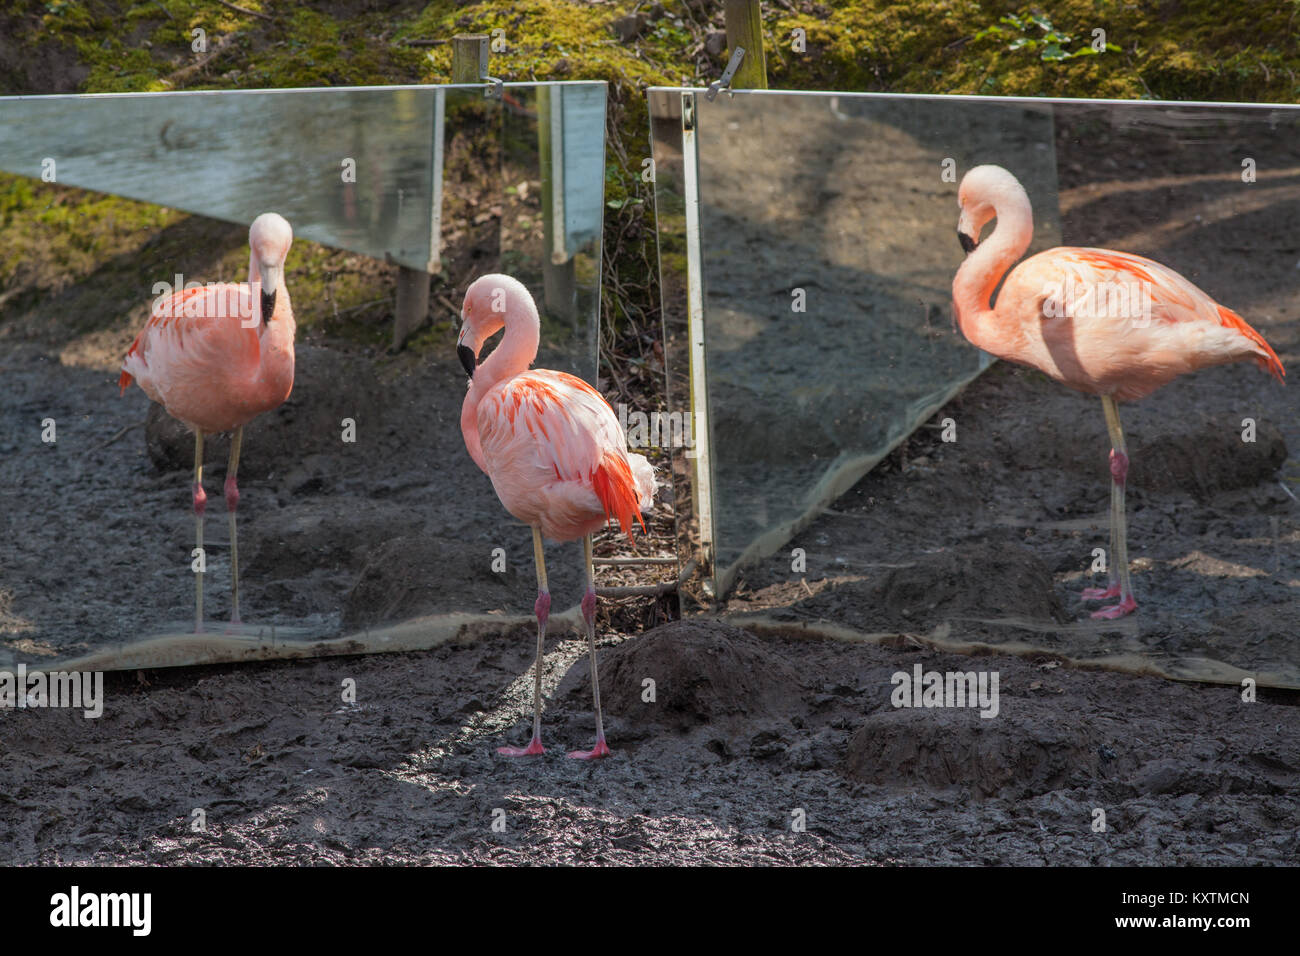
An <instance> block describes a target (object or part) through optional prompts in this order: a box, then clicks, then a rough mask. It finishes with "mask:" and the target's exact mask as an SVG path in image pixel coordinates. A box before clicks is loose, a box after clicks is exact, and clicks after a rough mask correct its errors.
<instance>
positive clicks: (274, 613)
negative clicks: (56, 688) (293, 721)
mask: <svg viewBox="0 0 1300 956" xmlns="http://www.w3.org/2000/svg"><path fill="white" fill-rule="evenodd" d="M487 90H488V88H487V87H485V86H484V85H473V86H444V87H391V88H388V87H385V88H374V89H329V90H281V91H255V92H254V91H250V92H229V93H227V92H221V93H213V92H206V93H172V94H139V95H136V94H131V95H102V96H50V97H10V98H4V99H0V170H3V171H4V173H3V175H2V176H0V197H4V198H3V200H0V216H3V218H0V248H5V249H6V250H11V249H12V250H16V253H15V255H13V256H9V255H6V256H3V257H0V258H2V259H3V260H4V261H3V266H0V269H2V270H3V271H0V366H3V368H4V381H3V386H0V488H2V490H0V541H2V542H3V543H0V658H8V659H11V660H14V661H24V662H26V663H27V664H28V665H29V666H31V665H34V664H41V665H49V664H51V663H53V662H59V663H69V662H71V663H74V664H76V666H79V667H83V668H87V669H105V668H114V667H132V666H153V665H162V664H183V663H195V662H204V661H216V660H238V659H251V658H261V657H271V656H293V655H300V654H313V653H337V652H344V651H348V650H351V651H352V652H357V651H365V650H396V649H403V648H408V647H424V646H430V645H431V644H434V643H437V642H439V641H442V640H445V639H447V638H448V637H450V636H454V635H456V634H457V633H461V632H463V631H464V629H465V628H471V629H472V628H474V627H477V626H481V625H487V626H500V625H501V624H502V623H508V622H509V621H511V620H513V619H515V618H518V619H521V620H530V619H531V614H532V603H533V598H534V591H535V588H534V585H533V572H532V551H531V536H530V534H529V532H528V529H526V528H524V527H522V526H521V525H519V524H518V522H516V521H515V520H514V519H513V518H511V517H510V515H509V514H507V513H506V512H505V511H504V509H502V507H501V505H500V503H499V502H498V500H497V498H496V495H495V493H494V492H493V489H492V485H491V482H490V480H489V479H488V478H487V477H486V476H485V475H483V474H482V473H481V472H480V471H479V470H478V469H477V468H476V467H475V465H474V463H473V462H472V460H471V459H470V457H469V455H468V454H467V453H466V451H465V447H464V442H463V440H462V436H461V432H460V427H459V421H460V411H461V403H462V401H463V399H464V395H465V389H466V375H465V371H464V369H463V368H462V367H461V365H460V363H459V362H458V361H457V358H456V353H455V338H456V335H455V330H454V326H455V324H456V323H457V322H458V320H459V312H458V310H459V304H460V298H461V296H462V295H463V293H464V290H465V288H466V286H467V285H468V284H469V283H470V282H471V281H472V280H473V279H474V278H476V277H477V276H479V275H482V274H485V273H488V272H496V271H501V272H507V273H509V274H511V275H514V276H515V277H516V278H518V279H520V280H521V281H522V282H523V283H524V284H525V285H526V286H527V287H528V288H529V290H530V291H531V292H532V293H533V295H534V297H535V299H536V300H537V302H538V305H539V310H540V313H541V317H542V339H541V345H540V349H539V355H538V360H537V364H538V365H539V366H545V367H549V368H555V369H560V370H564V371H568V372H571V373H573V374H576V375H579V376H581V377H583V378H585V379H587V380H588V381H592V382H594V381H595V373H596V349H597V342H598V340H599V338H598V323H599V313H600V307H599V300H600V266H601V256H600V243H601V227H602V220H603V216H602V210H603V183H604V115H605V86H604V84H603V83H585V82H584V83H507V84H505V86H504V89H503V90H502V92H501V95H500V96H499V97H493V96H489V95H487ZM92 191H93V192H92ZM118 197H129V199H130V200H133V201H131V202H127V201H126V200H125V199H122V198H118ZM266 211H274V212H278V213H280V214H281V215H283V216H284V217H285V218H286V219H287V220H288V221H289V222H290V224H291V225H292V227H293V230H294V244H293V247H292V249H291V250H290V252H289V255H288V259H287V262H286V264H285V271H284V288H285V290H286V291H287V292H288V294H289V296H290V297H291V300H292V307H293V312H294V316H295V318H296V322H297V338H296V345H295V352H296V365H295V372H294V383H293V391H292V394H291V395H290V397H289V398H288V400H287V401H285V402H284V404H283V405H281V406H280V407H279V408H277V409H275V410H274V411H269V412H266V413H264V414H262V415H260V416H259V417H258V418H256V419H254V420H253V421H252V422H251V423H250V424H249V425H248V426H247V427H246V428H245V430H244V437H243V445H242V449H241V456H240V458H239V467H238V479H239V490H240V497H239V501H238V526H237V535H238V537H237V541H238V561H239V582H240V604H241V623H240V624H239V625H238V626H235V625H232V624H231V623H230V616H231V610H232V608H231V569H230V564H229V554H230V547H229V545H230V537H229V531H228V520H227V514H226V511H227V508H226V504H225V502H224V500H223V482H224V480H225V478H226V465H227V460H228V453H229V447H230V445H229V438H228V436H224V435H214V436H210V437H209V438H208V439H207V440H206V441H205V448H204V459H205V462H206V466H205V476H204V479H205V480H204V483H205V487H206V493H207V496H208V504H207V514H206V518H205V522H204V534H205V538H204V549H205V552H206V554H205V557H206V562H205V574H204V577H205V585H204V598H205V601H204V618H205V625H204V627H203V631H202V633H198V634H196V633H195V631H196V628H195V624H194V602H195V597H194V594H195V587H194V573H193V571H192V551H193V549H194V548H195V520H194V514H193V511H192V500H191V482H192V476H193V456H194V440H193V436H192V435H190V434H189V433H187V432H186V430H185V429H184V427H183V426H181V425H180V424H179V423H177V422H176V421H175V420H173V419H172V418H171V417H170V416H168V415H167V413H166V412H165V411H163V409H162V408H161V406H159V405H156V404H152V403H151V402H150V401H149V399H148V397H147V396H146V395H145V394H144V393H143V392H142V391H141V390H140V389H139V388H137V387H134V386H131V387H128V388H127V389H126V391H125V393H124V394H123V395H122V396H121V397H119V395H118V392H119V389H118V376H119V369H120V366H121V362H122V357H123V355H124V354H125V353H126V351H127V349H128V347H129V346H130V345H131V342H132V340H133V339H134V337H135V335H136V333H137V332H139V330H140V329H141V328H142V327H143V325H144V323H145V321H146V320H147V319H148V316H149V311H150V303H151V301H152V299H153V298H154V296H155V295H156V292H155V285H156V284H157V283H160V282H163V283H172V282H173V281H174V276H176V275H178V274H179V275H182V276H183V277H184V281H185V282H190V281H197V282H199V283H207V282H212V281H235V282H239V281H244V280H246V278H247V273H248V264H249V251H248V234H249V232H248V231H249V223H250V222H251V221H252V220H253V219H254V217H256V216H257V215H258V214H260V213H262V212H266ZM128 217H129V221H130V225H127V224H126V222H124V220H125V219H127V218H128ZM42 244H44V245H42ZM108 245H111V246H112V248H113V250H114V251H113V252H111V253H105V252H104V251H103V249H104V247H106V246H108ZM42 257H44V259H42ZM33 270H36V271H35V272H33ZM402 273H405V275H404V276H403V275H402ZM412 274H414V276H415V279H416V281H417V282H418V281H425V280H426V278H427V281H429V282H431V293H430V305H429V308H428V311H427V314H426V315H424V316H421V317H420V318H421V319H422V320H423V327H422V328H415V329H413V330H411V331H412V335H411V336H410V337H409V339H408V340H407V342H406V344H405V348H403V349H402V350H400V351H397V352H394V351H393V350H392V349H391V348H390V342H391V336H390V329H391V326H392V316H393V311H394V304H393V298H394V295H395V292H394V289H395V286H396V284H397V282H398V281H410V277H411V275H412ZM555 551H556V553H555V554H554V556H553V557H552V556H551V555H550V554H549V552H548V565H549V567H550V571H551V580H552V587H553V588H554V590H555V592H556V594H557V609H556V610H557V613H558V612H559V611H560V610H563V609H564V608H566V607H568V605H569V604H576V603H577V601H578V599H579V598H580V597H581V592H582V586H583V571H582V567H581V556H580V553H578V554H574V553H573V552H574V549H572V548H558V547H557V548H556V549H555ZM559 595H565V596H568V597H571V598H572V601H570V602H568V604H566V603H563V602H561V601H560V599H559V597H558V596H559Z"/></svg>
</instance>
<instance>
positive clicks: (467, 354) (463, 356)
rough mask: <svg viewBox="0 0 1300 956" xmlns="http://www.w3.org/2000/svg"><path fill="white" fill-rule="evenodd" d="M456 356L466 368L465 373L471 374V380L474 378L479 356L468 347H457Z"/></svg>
mask: <svg viewBox="0 0 1300 956" xmlns="http://www.w3.org/2000/svg"><path fill="white" fill-rule="evenodd" d="M456 354H457V355H458V356H459V357H460V364H461V365H463V366H465V371H466V372H468V373H469V375H470V378H473V377H474V369H475V368H476V367H477V366H478V356H477V355H475V354H474V350H473V349H472V348H470V347H469V346H468V345H457V346H456Z"/></svg>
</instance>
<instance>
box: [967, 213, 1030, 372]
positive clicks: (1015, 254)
mask: <svg viewBox="0 0 1300 956" xmlns="http://www.w3.org/2000/svg"><path fill="white" fill-rule="evenodd" d="M994 213H995V215H996V216H997V225H996V227H995V228H994V230H993V234H992V235H990V236H989V237H988V239H986V240H985V241H984V242H981V243H980V244H979V246H978V247H976V249H975V251H974V252H972V253H971V254H970V255H968V256H967V257H966V261H964V262H963V263H962V264H961V267H960V268H959V269H958V270H957V276H956V278H954V279H953V283H952V289H953V306H954V307H955V309H956V312H957V324H958V325H959V326H960V327H961V331H962V335H964V336H966V338H967V339H968V340H969V341H970V342H971V344H972V345H975V346H978V347H979V348H982V349H984V351H986V352H991V353H993V354H995V355H997V354H999V350H998V348H996V347H995V346H996V345H997V344H998V343H999V337H1000V336H1001V335H1002V333H1001V332H1000V331H998V332H995V330H994V329H993V327H992V326H993V320H994V318H995V310H994V308H993V306H992V304H991V303H992V299H993V291H994V290H995V289H996V288H997V287H998V283H999V282H1001V281H1002V279H1003V277H1005V276H1006V275H1007V273H1008V272H1009V271H1010V269H1011V267H1012V266H1013V265H1014V264H1015V263H1016V261H1017V260H1018V259H1019V258H1020V257H1021V256H1023V255H1024V254H1025V250H1026V249H1028V248H1029V243H1030V242H1032V241H1033V238H1034V218H1033V211H1032V210H1031V209H1030V207H1029V205H1028V203H1027V202H1017V201H1002V202H997V203H994ZM1001 344H1002V345H1004V346H1005V344H1006V343H1005V341H1003V342H1002V343H1001Z"/></svg>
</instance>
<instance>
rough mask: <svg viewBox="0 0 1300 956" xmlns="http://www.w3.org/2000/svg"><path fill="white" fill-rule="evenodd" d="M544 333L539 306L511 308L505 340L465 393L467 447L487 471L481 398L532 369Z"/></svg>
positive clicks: (462, 424) (462, 425) (463, 423)
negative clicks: (480, 424)
mask: <svg viewBox="0 0 1300 956" xmlns="http://www.w3.org/2000/svg"><path fill="white" fill-rule="evenodd" d="M541 335H542V325H541V320H540V319H539V318H538V316H537V312H536V311H535V310H533V309H512V310H511V311H509V312H507V313H506V316H505V334H504V335H503V336H502V338H501V344H500V345H498V346H497V347H496V348H495V349H493V350H492V354H491V355H489V356H488V357H487V358H486V359H485V360H484V361H483V363H482V364H481V365H479V366H478V368H476V369H475V370H474V377H473V378H471V379H470V383H469V392H468V393H467V394H466V395H465V404H464V405H463V406H461V413H460V430H461V434H462V435H464V437H465V447H466V448H467V449H468V450H469V454H470V457H471V458H473V459H474V464H476V465H478V466H479V468H480V469H481V470H483V471H484V472H486V471H487V464H486V462H485V460H484V458H483V448H482V443H481V442H480V441H479V437H478V405H479V402H481V401H482V400H483V396H484V395H486V394H487V393H488V392H489V391H491V390H492V388H493V387H494V386H496V385H497V384H498V383H500V382H504V381H506V380H508V379H512V378H514V377H515V376H516V375H520V374H522V373H523V372H526V371H528V366H530V365H531V364H532V363H533V360H534V359H536V358H537V346H538V345H539V344H540V343H541Z"/></svg>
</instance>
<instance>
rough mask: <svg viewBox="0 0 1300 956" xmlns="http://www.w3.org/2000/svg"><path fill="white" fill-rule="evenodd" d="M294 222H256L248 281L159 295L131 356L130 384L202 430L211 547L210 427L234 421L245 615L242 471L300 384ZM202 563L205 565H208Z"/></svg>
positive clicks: (234, 601)
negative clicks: (248, 446) (291, 272)
mask: <svg viewBox="0 0 1300 956" xmlns="http://www.w3.org/2000/svg"><path fill="white" fill-rule="evenodd" d="M292 243H293V230H292V229H290V228H289V223H288V222H286V221H285V219H284V218H283V217H282V216H279V215H276V214H275V213H273V212H268V213H263V214H262V215H260V216H258V217H257V218H256V219H254V220H253V225H252V227H251V228H250V229H249V230H248V244H249V247H250V250H251V251H250V254H249V259H248V281H247V282H241V283H232V282H216V283H209V284H208V285H207V286H204V287H199V286H192V287H190V288H186V289H178V290H176V291H175V292H173V293H172V294H171V295H170V296H169V297H167V298H165V299H163V298H160V299H159V300H158V301H156V302H155V303H154V309H153V314H152V315H151V316H150V317H149V321H148V322H147V323H145V327H144V328H143V329H142V330H141V331H140V334H139V335H138V336H136V340H135V342H134V343H133V344H132V345H131V348H130V349H128V350H127V353H126V358H125V359H123V361H122V375H121V377H120V378H119V379H118V384H119V385H120V386H121V390H122V392H125V391H126V389H127V387H128V386H129V385H130V384H131V382H132V381H133V380H134V381H138V382H139V384H140V387H141V388H142V389H144V393H145V394H146V395H148V396H149V397H150V398H151V399H153V400H154V401H155V402H158V403H160V404H161V405H162V406H163V407H164V408H165V409H167V412H168V414H170V415H171V416H172V417H173V418H176V419H178V420H179V421H181V422H183V423H184V424H185V425H186V427H188V428H189V429H190V430H191V431H193V432H194V521H195V524H194V529H195V530H194V535H195V547H196V556H201V555H202V553H203V512H204V511H205V509H206V506H207V500H208V497H207V494H206V493H205V492H204V491H203V435H204V433H213V432H226V431H231V430H233V431H234V436H233V437H232V438H231V442H230V462H229V464H228V466H227V468H226V509H227V511H228V512H229V517H230V575H231V581H232V587H231V615H230V620H231V622H232V623H234V624H238V623H239V548H238V543H237V538H236V531H235V509H236V508H237V507H238V505H239V486H238V485H237V484H236V482H235V473H236V470H237V469H238V467H239V450H240V446H241V444H242V443H243V438H244V426H245V425H246V424H248V423H249V422H250V421H252V420H253V419H254V418H256V417H257V416H258V415H260V414H261V413H262V412H265V411H270V410H271V409H273V408H276V407H277V406H279V405H280V404H281V403H282V402H284V400H285V399H286V398H288V397H289V392H290V391H291V390H292V389H293V336H294V330H295V326H294V321H293V309H292V307H291V306H290V304H289V292H288V290H287V289H285V287H284V262H285V259H286V258H287V257H288V255H289V246H290V245H291V244H292ZM202 566H203V565H202V563H200V564H199V565H198V567H199V568H202ZM194 630H195V633H202V631H203V571H202V570H199V571H197V572H196V574H195V584H194Z"/></svg>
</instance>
